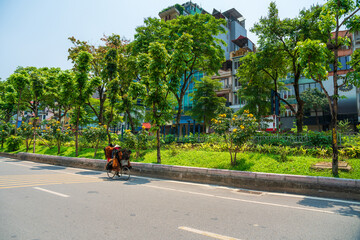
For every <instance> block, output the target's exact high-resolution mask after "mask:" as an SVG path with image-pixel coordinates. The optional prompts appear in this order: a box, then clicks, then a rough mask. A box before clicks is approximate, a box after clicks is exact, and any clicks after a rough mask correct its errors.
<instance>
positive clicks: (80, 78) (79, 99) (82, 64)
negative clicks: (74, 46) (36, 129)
mask: <svg viewBox="0 0 360 240" xmlns="http://www.w3.org/2000/svg"><path fill="white" fill-rule="evenodd" d="M92 58H93V57H92V55H91V54H90V53H88V52H80V53H79V56H78V57H77V59H76V64H75V89H76V93H75V94H74V97H75V99H74V104H73V105H74V117H75V119H74V121H75V151H76V153H75V155H76V157H77V156H78V155H79V153H78V149H79V143H78V137H79V124H80V114H81V110H82V107H83V104H84V103H86V102H87V101H88V99H89V97H90V96H91V95H92V94H93V92H94V89H95V86H97V85H98V84H99V78H96V77H95V78H92V79H91V81H90V76H89V72H90V63H91V60H92Z"/></svg>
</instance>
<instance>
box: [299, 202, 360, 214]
mask: <svg viewBox="0 0 360 240" xmlns="http://www.w3.org/2000/svg"><path fill="white" fill-rule="evenodd" d="M298 204H300V205H303V206H308V207H314V208H322V209H325V208H335V209H334V212H335V213H337V214H340V215H342V216H347V217H357V218H360V204H351V203H345V202H335V201H331V200H329V201H319V200H316V199H310V198H304V199H302V200H300V201H299V202H298Z"/></svg>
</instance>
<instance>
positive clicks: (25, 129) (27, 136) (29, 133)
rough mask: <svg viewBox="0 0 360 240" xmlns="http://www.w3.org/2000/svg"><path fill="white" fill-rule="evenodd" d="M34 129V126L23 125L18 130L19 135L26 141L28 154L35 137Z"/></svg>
mask: <svg viewBox="0 0 360 240" xmlns="http://www.w3.org/2000/svg"><path fill="white" fill-rule="evenodd" d="M33 130H34V128H33V126H32V124H29V123H22V124H21V126H20V127H19V128H18V129H17V134H18V135H19V136H21V137H22V138H23V139H24V140H25V145H26V152H28V151H29V148H30V144H31V141H32V139H33V136H34V131H33Z"/></svg>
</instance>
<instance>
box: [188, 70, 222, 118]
mask: <svg viewBox="0 0 360 240" xmlns="http://www.w3.org/2000/svg"><path fill="white" fill-rule="evenodd" d="M195 89H196V91H194V92H193V93H192V94H191V95H190V96H191V97H192V100H193V102H194V104H193V108H192V110H191V116H192V117H193V118H194V119H196V120H197V121H199V122H201V121H203V120H204V122H205V123H206V124H209V123H210V120H211V119H212V118H214V117H215V116H216V110H217V109H218V108H220V107H221V106H223V105H225V102H226V99H225V98H223V97H218V96H217V95H216V92H215V91H217V90H220V89H221V83H220V82H219V80H218V79H211V78H210V77H204V78H203V79H202V80H201V81H197V82H196V83H195Z"/></svg>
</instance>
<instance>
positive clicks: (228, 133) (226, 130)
mask: <svg viewBox="0 0 360 240" xmlns="http://www.w3.org/2000/svg"><path fill="white" fill-rule="evenodd" d="M212 128H213V129H214V131H215V132H216V133H217V134H219V135H221V136H223V137H224V139H225V142H226V145H227V148H228V150H229V153H230V159H231V165H232V166H235V165H236V154H237V153H238V152H239V151H240V149H241V147H242V145H243V144H244V143H245V142H246V141H247V140H249V139H250V138H251V137H252V136H253V135H254V134H255V131H256V130H257V129H258V123H257V122H256V118H255V116H254V115H253V114H251V113H249V111H248V110H245V111H244V113H243V114H241V115H239V116H238V115H236V114H233V113H232V112H230V111H228V112H227V113H223V114H219V115H218V116H217V117H216V118H213V119H212Z"/></svg>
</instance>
